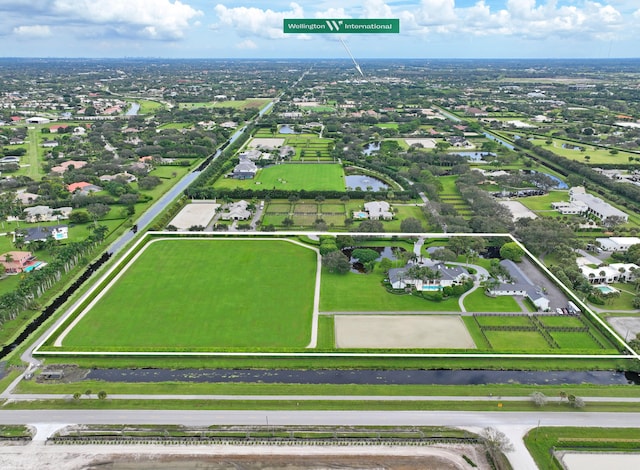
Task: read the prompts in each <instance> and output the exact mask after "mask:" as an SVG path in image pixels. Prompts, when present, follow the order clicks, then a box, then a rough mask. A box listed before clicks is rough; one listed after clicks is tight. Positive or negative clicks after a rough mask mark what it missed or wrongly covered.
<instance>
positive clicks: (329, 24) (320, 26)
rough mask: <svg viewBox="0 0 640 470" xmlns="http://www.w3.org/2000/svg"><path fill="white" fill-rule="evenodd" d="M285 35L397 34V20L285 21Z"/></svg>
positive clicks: (398, 30)
mask: <svg viewBox="0 0 640 470" xmlns="http://www.w3.org/2000/svg"><path fill="white" fill-rule="evenodd" d="M283 31H284V32H285V33H324V34H327V33H329V34H331V33H333V34H336V33H338V34H345V33H346V34H352V33H399V32H400V20H399V19H397V18H396V19H367V20H360V19H358V20H354V19H346V18H343V19H328V20H326V19H324V20H320V19H314V20H307V19H285V20H284V30H283Z"/></svg>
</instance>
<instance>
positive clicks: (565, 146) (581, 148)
mask: <svg viewBox="0 0 640 470" xmlns="http://www.w3.org/2000/svg"><path fill="white" fill-rule="evenodd" d="M562 148H563V149H567V150H584V147H580V146H578V145H573V144H562Z"/></svg>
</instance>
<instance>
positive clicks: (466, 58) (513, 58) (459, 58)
mask: <svg viewBox="0 0 640 470" xmlns="http://www.w3.org/2000/svg"><path fill="white" fill-rule="evenodd" d="M0 60H245V61H308V60H335V61H347V62H351V59H350V58H348V57H163V56H118V57H108V56H103V57H81V56H74V57H65V56H7V57H0ZM358 60H361V61H363V60H364V61H367V60H381V61H393V60H461V61H462V60H465V61H466V60H469V61H471V60H483V61H489V60H494V61H500V60H526V61H536V60H538V61H539V60H575V61H579V60H600V61H610V60H640V56H638V57H358Z"/></svg>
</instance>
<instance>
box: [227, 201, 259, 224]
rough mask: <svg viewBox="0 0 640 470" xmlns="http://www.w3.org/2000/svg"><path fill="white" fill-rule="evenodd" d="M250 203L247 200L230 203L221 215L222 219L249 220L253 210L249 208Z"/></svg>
mask: <svg viewBox="0 0 640 470" xmlns="http://www.w3.org/2000/svg"><path fill="white" fill-rule="evenodd" d="M248 207H249V203H248V202H247V201H244V200H242V201H238V202H234V203H232V204H229V205H228V206H227V207H226V211H225V212H223V213H222V214H221V215H220V218H221V219H222V220H248V219H249V218H250V217H251V211H250V210H249V209H247V208H248Z"/></svg>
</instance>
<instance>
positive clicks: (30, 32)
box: [13, 25, 51, 38]
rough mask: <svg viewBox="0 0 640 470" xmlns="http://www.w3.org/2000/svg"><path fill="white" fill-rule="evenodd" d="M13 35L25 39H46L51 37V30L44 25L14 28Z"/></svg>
mask: <svg viewBox="0 0 640 470" xmlns="http://www.w3.org/2000/svg"><path fill="white" fill-rule="evenodd" d="M13 33H14V34H16V35H17V36H22V37H25V38H46V37H49V36H51V28H49V26H46V25H31V26H16V27H15V28H13Z"/></svg>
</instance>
